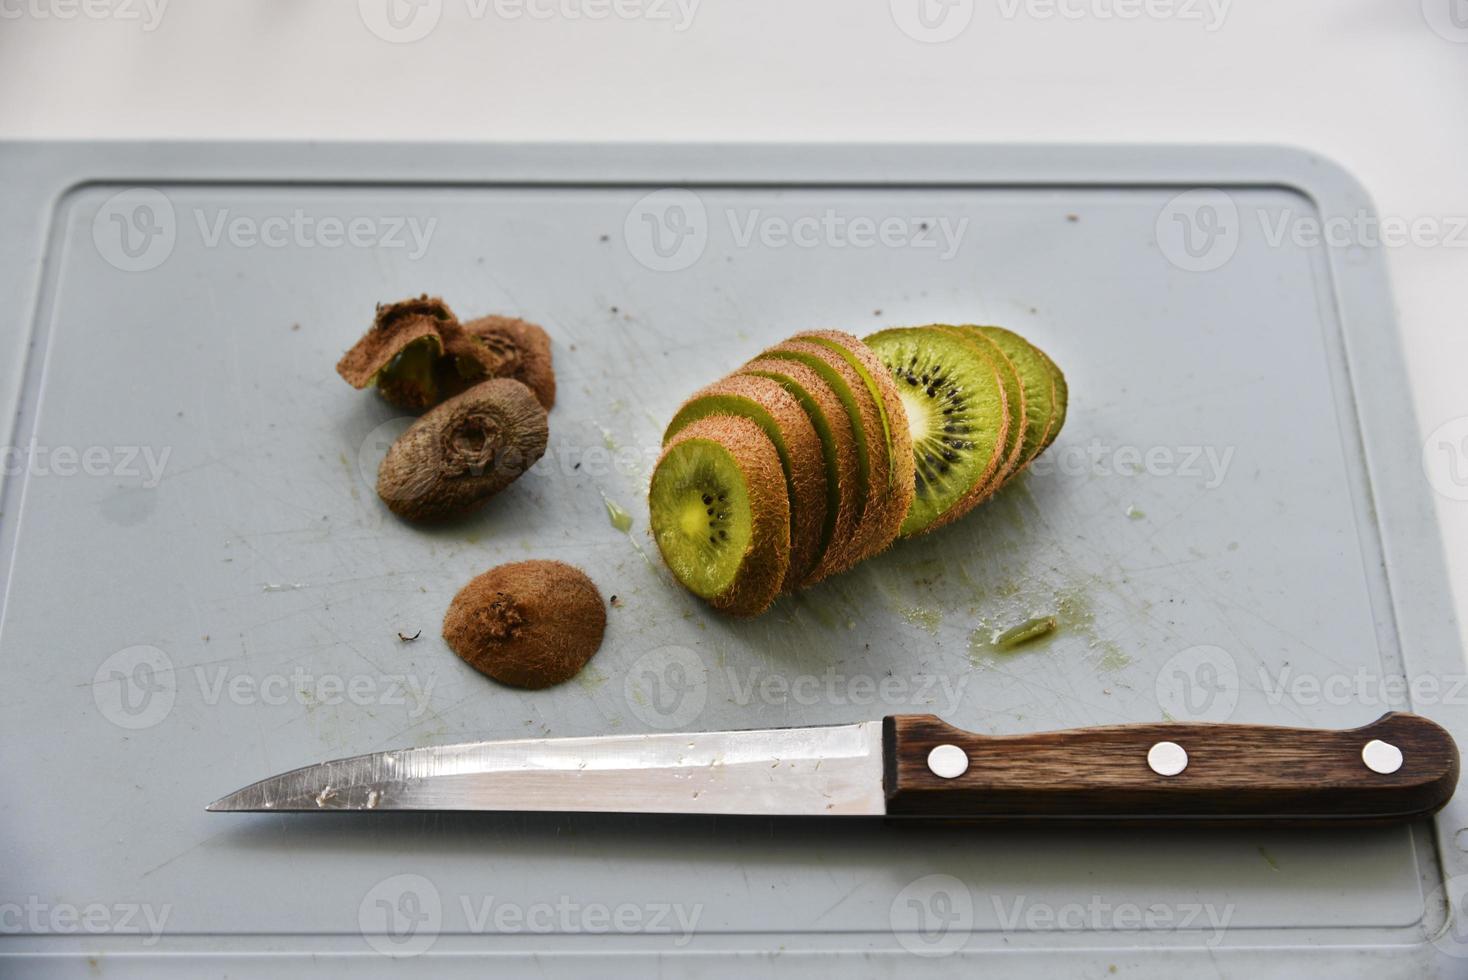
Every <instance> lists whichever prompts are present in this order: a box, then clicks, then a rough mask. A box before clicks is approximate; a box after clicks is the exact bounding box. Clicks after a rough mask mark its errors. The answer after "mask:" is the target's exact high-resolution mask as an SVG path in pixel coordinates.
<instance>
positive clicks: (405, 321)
mask: <svg viewBox="0 0 1468 980" xmlns="http://www.w3.org/2000/svg"><path fill="white" fill-rule="evenodd" d="M456 322H457V321H456V320H455V318H454V314H453V311H452V310H450V309H449V308H448V306H447V305H446V304H445V303H444V301H443V300H441V299H439V298H438V297H436V296H429V295H427V294H426V293H425V294H424V295H422V296H419V297H416V298H414V299H406V300H402V301H401V302H397V303H388V304H378V307H377V310H376V312H375V314H374V316H373V319H372V326H370V327H368V328H367V332H366V333H365V334H363V335H362V337H361V339H360V340H358V341H357V343H356V344H354V345H353V346H352V348H351V350H349V351H347V352H346V353H345V354H343V355H342V357H341V360H340V361H338V362H337V365H336V372H337V374H340V375H341V376H342V379H343V380H345V381H346V382H347V383H348V384H349V385H351V386H352V387H353V388H357V389H359V390H360V389H362V388H366V387H367V386H368V385H371V384H377V385H378V390H379V391H380V392H381V394H382V397H383V398H385V399H387V401H388V402H389V403H390V404H392V405H395V406H397V407H398V408H402V409H405V410H407V411H412V412H421V411H423V410H425V409H427V408H429V407H431V406H432V405H433V404H434V402H435V401H436V400H437V394H436V392H434V391H433V390H432V388H433V385H432V381H431V379H429V378H427V377H425V378H421V379H411V378H403V379H393V378H390V377H384V372H386V371H387V369H388V367H389V366H390V365H391V364H392V362H393V361H394V360H395V359H396V358H397V356H398V355H399V354H401V353H403V352H404V351H406V350H407V349H408V348H409V347H410V346H412V345H414V344H428V345H431V346H432V348H433V352H434V353H433V356H434V358H438V357H439V356H441V355H442V353H443V347H444V343H443V337H442V335H441V334H440V333H439V327H440V326H441V325H443V324H444V323H456Z"/></svg>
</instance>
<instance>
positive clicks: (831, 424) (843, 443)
mask: <svg viewBox="0 0 1468 980" xmlns="http://www.w3.org/2000/svg"><path fill="white" fill-rule="evenodd" d="M739 373H740V374H744V375H748V376H750V377H757V378H767V379H769V380H771V381H774V382H775V383H776V384H778V385H780V386H781V387H782V388H784V389H785V390H786V391H787V392H789V393H790V395H791V396H792V397H793V398H794V399H795V400H796V401H797V402H798V403H799V404H800V407H801V408H802V409H803V410H804V411H805V414H806V417H808V418H809V419H810V422H811V425H812V426H813V427H814V428H815V431H816V436H817V437H818V438H819V439H820V441H821V455H822V457H823V459H824V462H825V465H826V520H825V523H824V524H823V526H822V527H821V547H820V558H819V560H818V561H817V562H816V565H815V567H814V568H813V569H811V571H810V572H809V573H807V575H806V576H805V579H804V580H803V581H802V582H801V583H800V584H801V585H802V586H809V585H814V584H815V583H816V582H819V581H820V580H821V579H823V578H826V577H827V576H829V575H833V574H835V573H836V572H840V571H845V570H846V569H847V568H850V567H851V566H852V565H854V564H856V562H858V561H860V560H861V558H860V556H859V555H855V554H853V551H852V544H853V543H854V541H855V531H856V522H857V513H858V511H859V509H860V507H861V505H862V503H863V500H862V498H861V497H860V496H859V495H858V487H857V485H856V437H855V436H854V435H853V434H852V431H851V421H850V419H849V417H848V416H847V413H846V408H845V406H843V405H842V404H841V400H840V399H839V398H838V397H837V396H836V393H835V392H834V391H832V390H831V387H830V385H828V384H826V382H825V381H823V380H821V377H820V375H818V374H817V373H816V372H815V371H813V370H812V369H810V368H808V367H806V366H805V365H803V364H800V363H797V362H795V361H789V360H780V359H778V358H772V357H767V358H756V359H755V360H753V361H750V362H749V363H748V364H746V365H744V367H742V368H740V369H739Z"/></svg>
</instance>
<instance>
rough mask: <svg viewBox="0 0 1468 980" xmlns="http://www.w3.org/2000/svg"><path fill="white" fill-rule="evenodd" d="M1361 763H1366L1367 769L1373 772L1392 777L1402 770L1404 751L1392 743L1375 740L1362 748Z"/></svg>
mask: <svg viewBox="0 0 1468 980" xmlns="http://www.w3.org/2000/svg"><path fill="white" fill-rule="evenodd" d="M1361 761H1362V762H1364V763H1366V768H1367V769H1370V770H1371V771H1372V772H1378V773H1381V774H1382V775H1383V776H1390V775H1391V774H1392V773H1394V772H1396V771H1397V770H1398V769H1400V768H1402V750H1401V749H1399V748H1397V747H1396V746H1395V745H1392V744H1391V743H1390V742H1383V741H1382V740H1381V739H1379V738H1373V739H1372V740H1371V741H1369V742H1367V743H1366V744H1365V745H1363V746H1362V747H1361Z"/></svg>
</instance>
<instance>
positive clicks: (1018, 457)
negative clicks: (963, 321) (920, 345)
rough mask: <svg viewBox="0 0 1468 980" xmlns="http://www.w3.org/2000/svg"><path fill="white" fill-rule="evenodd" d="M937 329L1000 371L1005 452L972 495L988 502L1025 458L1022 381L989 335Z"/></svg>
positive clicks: (947, 328) (956, 328)
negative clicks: (1006, 421) (1005, 424)
mask: <svg viewBox="0 0 1468 980" xmlns="http://www.w3.org/2000/svg"><path fill="white" fill-rule="evenodd" d="M936 329H940V330H943V331H945V332H947V333H951V334H953V335H954V336H957V337H960V338H962V339H963V340H964V341H966V342H968V343H971V344H977V345H979V347H980V349H981V350H982V351H983V352H984V354H986V355H987V356H988V357H989V359H990V360H992V361H993V362H994V366H995V367H997V368H998V369H999V380H1000V382H1001V383H1002V384H1003V385H1004V396H1005V401H1006V405H1007V408H1008V412H1009V429H1008V431H1007V432H1006V434H1005V437H1004V452H1003V454H1002V455H1001V457H1000V460H999V466H998V467H996V468H995V470H994V474H993V475H992V476H990V477H989V479H988V480H986V481H984V482H983V483H981V484H980V485H979V486H978V487H976V488H974V492H975V493H977V494H978V495H979V501H983V500H987V499H988V498H989V497H991V496H993V495H994V494H995V493H996V492H997V491H998V490H999V488H1000V487H1002V486H1003V485H1004V482H1005V481H1006V480H1008V479H1009V477H1010V476H1011V475H1012V474H1013V473H1014V472H1015V471H1016V470H1018V469H1019V467H1020V464H1021V462H1022V461H1023V458H1024V448H1025V447H1024V438H1025V405H1026V398H1025V387H1024V382H1023V381H1021V380H1020V376H1019V370H1018V369H1017V368H1016V367H1015V366H1014V362H1013V361H1011V360H1010V359H1009V356H1008V355H1007V354H1005V353H1004V349H1003V348H1002V347H1000V346H999V344H998V343H996V342H995V340H994V339H993V338H992V337H990V336H989V335H988V334H985V333H983V332H982V331H979V330H967V329H964V328H962V327H952V326H947V325H938V326H937V327H936ZM976 502H977V501H976Z"/></svg>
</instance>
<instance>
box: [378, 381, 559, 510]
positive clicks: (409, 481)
mask: <svg viewBox="0 0 1468 980" xmlns="http://www.w3.org/2000/svg"><path fill="white" fill-rule="evenodd" d="M548 436H549V432H548V429H547V427H546V417H545V409H544V408H542V407H541V404H540V402H539V401H537V400H536V398H535V395H534V394H533V393H532V392H531V391H530V389H529V388H527V387H525V386H524V385H523V384H521V383H520V382H518V381H516V380H514V379H513V378H494V379H491V380H489V381H485V382H483V383H481V384H478V385H476V386H475V387H473V388H470V389H469V390H468V391H466V392H464V393H463V394H460V395H456V396H454V397H453V398H450V399H449V400H448V401H446V402H443V403H442V404H440V405H438V406H437V407H435V408H433V409H431V410H430V411H429V412H428V413H427V414H425V415H424V416H423V417H422V418H420V419H418V420H417V421H416V422H414V423H413V424H412V425H411V426H409V427H408V430H407V431H406V432H404V433H403V434H402V435H401V436H399V437H398V439H397V441H396V442H394V443H393V444H392V446H391V447H390V448H389V449H388V451H387V456H386V457H384V458H383V460H382V465H381V466H380V467H379V468H378V470H377V495H378V496H379V497H381V498H382V501H383V503H385V504H387V506H388V508H389V509H391V510H392V512H393V513H394V514H397V515H398V516H399V517H401V518H403V519H404V520H408V521H416V522H433V521H443V520H449V519H451V518H454V517H459V516H461V515H463V514H466V513H468V512H470V511H472V510H475V509H477V508H478V507H479V506H481V505H482V504H483V503H484V502H485V501H487V500H488V499H489V498H490V497H492V496H494V495H495V494H496V493H498V492H499V491H501V490H503V489H504V488H505V487H507V486H509V485H510V484H511V483H513V482H514V481H515V480H516V479H518V478H519V476H520V474H521V473H524V472H525V471H526V470H527V469H529V468H530V467H531V466H532V465H533V464H534V463H535V461H536V460H538V459H540V457H541V456H542V455H543V454H544V453H545V446H546V441H547V439H548Z"/></svg>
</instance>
